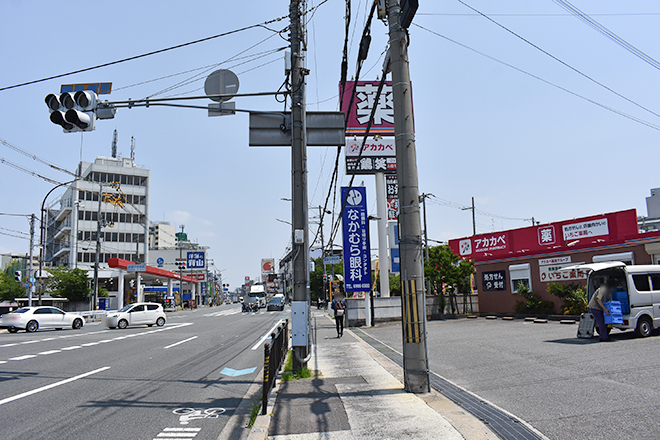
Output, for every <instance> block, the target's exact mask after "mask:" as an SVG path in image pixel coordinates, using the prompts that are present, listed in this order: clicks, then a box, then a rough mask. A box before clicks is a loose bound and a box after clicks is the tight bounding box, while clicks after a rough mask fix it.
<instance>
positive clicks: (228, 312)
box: [204, 309, 241, 316]
mask: <svg viewBox="0 0 660 440" xmlns="http://www.w3.org/2000/svg"><path fill="white" fill-rule="evenodd" d="M239 313H241V310H240V309H232V310H221V311H219V312H214V313H206V314H204V316H229V315H237V314H239Z"/></svg>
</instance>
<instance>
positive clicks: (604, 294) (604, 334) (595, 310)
mask: <svg viewBox="0 0 660 440" xmlns="http://www.w3.org/2000/svg"><path fill="white" fill-rule="evenodd" d="M615 288H616V281H614V280H613V279H612V278H610V279H608V280H607V282H606V283H605V284H601V286H600V287H599V288H598V289H597V290H596V291H595V292H594V294H593V296H592V297H591V300H589V311H590V312H591V314H592V315H594V318H595V319H596V325H597V326H598V335H599V337H600V341H601V342H606V341H610V338H609V335H610V329H609V328H608V327H607V325H606V324H605V315H606V314H607V315H609V314H610V311H609V309H608V308H607V307H605V305H604V304H603V303H604V302H607V301H612V292H613V291H614V289H615Z"/></svg>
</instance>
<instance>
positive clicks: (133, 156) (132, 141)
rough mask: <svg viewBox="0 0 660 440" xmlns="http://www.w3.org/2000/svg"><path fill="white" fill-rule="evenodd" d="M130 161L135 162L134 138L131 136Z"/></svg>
mask: <svg viewBox="0 0 660 440" xmlns="http://www.w3.org/2000/svg"><path fill="white" fill-rule="evenodd" d="M131 160H135V138H134V137H133V136H131Z"/></svg>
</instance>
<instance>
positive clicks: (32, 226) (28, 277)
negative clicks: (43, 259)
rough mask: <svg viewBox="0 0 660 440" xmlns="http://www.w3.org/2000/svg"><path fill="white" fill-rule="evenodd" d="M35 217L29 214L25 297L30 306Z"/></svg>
mask: <svg viewBox="0 0 660 440" xmlns="http://www.w3.org/2000/svg"><path fill="white" fill-rule="evenodd" d="M36 219H37V217H36V216H35V215H34V214H32V215H30V259H29V260H28V266H27V291H28V292H27V293H28V295H27V297H28V306H29V307H32V286H33V284H32V248H33V247H34V222H35V221H36Z"/></svg>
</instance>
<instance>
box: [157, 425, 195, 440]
mask: <svg viewBox="0 0 660 440" xmlns="http://www.w3.org/2000/svg"><path fill="white" fill-rule="evenodd" d="M201 430H202V428H165V429H163V431H162V432H161V433H160V434H158V436H157V437H155V438H154V440H162V439H168V440H190V439H191V438H195V437H196V436H197V434H199V431H201Z"/></svg>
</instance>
